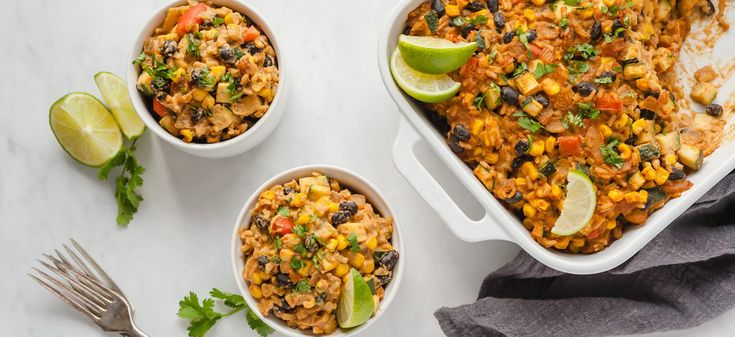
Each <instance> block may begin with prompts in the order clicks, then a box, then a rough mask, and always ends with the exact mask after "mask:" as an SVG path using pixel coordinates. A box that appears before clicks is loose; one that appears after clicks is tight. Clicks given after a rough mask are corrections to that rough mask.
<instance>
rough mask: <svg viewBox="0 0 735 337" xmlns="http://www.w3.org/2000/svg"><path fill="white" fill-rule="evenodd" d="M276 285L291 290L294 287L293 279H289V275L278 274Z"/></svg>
mask: <svg viewBox="0 0 735 337" xmlns="http://www.w3.org/2000/svg"><path fill="white" fill-rule="evenodd" d="M276 285H277V286H278V287H281V288H291V287H292V286H293V282H291V278H289V277H288V274H286V273H278V274H276ZM284 302H285V301H284Z"/></svg>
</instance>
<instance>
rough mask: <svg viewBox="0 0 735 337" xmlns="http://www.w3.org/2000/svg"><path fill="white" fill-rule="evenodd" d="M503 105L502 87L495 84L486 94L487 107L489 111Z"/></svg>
mask: <svg viewBox="0 0 735 337" xmlns="http://www.w3.org/2000/svg"><path fill="white" fill-rule="evenodd" d="M501 103H502V101H501V99H500V87H498V86H497V85H495V84H494V83H493V85H492V87H491V88H490V90H488V91H487V92H485V107H486V108H487V109H488V110H495V108H497V107H498V106H500V104H501Z"/></svg>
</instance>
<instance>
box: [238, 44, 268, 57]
mask: <svg viewBox="0 0 735 337" xmlns="http://www.w3.org/2000/svg"><path fill="white" fill-rule="evenodd" d="M243 47H244V48H245V50H247V51H248V53H250V55H255V54H257V53H260V52H261V51H263V49H262V48H258V47H256V46H255V43H252V42H248V43H246V44H245V45H244V46H243Z"/></svg>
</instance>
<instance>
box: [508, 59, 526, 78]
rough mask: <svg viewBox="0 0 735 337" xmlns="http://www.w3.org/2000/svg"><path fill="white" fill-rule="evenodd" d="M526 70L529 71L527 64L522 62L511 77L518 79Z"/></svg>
mask: <svg viewBox="0 0 735 337" xmlns="http://www.w3.org/2000/svg"><path fill="white" fill-rule="evenodd" d="M526 70H528V65H527V64H526V62H522V63H521V64H519V65H518V66H517V67H516V69H515V70H513V74H511V75H510V77H516V76H518V75H520V74H522V73H523V72H524V71H526Z"/></svg>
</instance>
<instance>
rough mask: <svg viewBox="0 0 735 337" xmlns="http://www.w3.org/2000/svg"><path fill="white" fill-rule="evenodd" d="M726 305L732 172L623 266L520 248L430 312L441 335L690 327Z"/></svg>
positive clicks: (731, 299) (734, 254)
mask: <svg viewBox="0 0 735 337" xmlns="http://www.w3.org/2000/svg"><path fill="white" fill-rule="evenodd" d="M733 306H735V173H730V174H729V175H728V176H727V177H725V179H723V180H722V181H721V182H720V183H719V184H717V185H716V186H715V187H714V188H712V190H710V191H709V192H708V193H707V194H706V195H705V196H704V197H702V198H701V199H700V200H699V201H697V203H696V204H694V205H693V206H692V207H691V208H690V209H689V210H687V211H686V212H685V213H684V214H683V215H682V216H681V217H679V218H678V219H677V220H676V221H675V222H674V223H673V224H671V225H670V226H669V227H668V228H667V229H665V230H664V231H662V232H661V233H660V234H659V235H658V236H656V238H654V239H653V240H652V241H651V242H650V243H648V245H646V246H645V247H644V248H643V249H642V250H641V251H640V252H638V253H637V254H636V255H635V256H633V257H632V258H631V259H630V260H628V261H627V262H625V263H624V264H623V265H621V266H619V267H617V268H615V269H613V270H611V271H609V272H605V273H601V274H596V275H587V276H579V275H570V274H564V273H561V272H558V271H556V270H553V269H551V268H548V267H546V266H544V265H543V264H541V263H539V262H537V261H536V260H534V259H533V258H532V257H530V256H529V255H528V254H526V253H524V252H521V253H520V254H518V256H517V257H516V258H515V259H514V260H513V261H512V262H510V263H509V264H507V265H505V266H504V267H502V268H501V269H499V270H497V271H496V272H494V273H492V274H490V275H488V276H487V277H486V278H485V280H484V281H483V283H482V287H481V288H480V294H479V296H478V300H477V302H475V303H473V304H467V305H462V306H459V307H456V308H446V307H444V308H441V309H439V310H437V311H436V312H435V313H434V315H435V316H436V318H437V319H438V320H439V325H440V326H441V328H442V330H443V331H444V333H445V334H446V335H447V336H449V337H460V336H461V337H469V336H511V337H512V336H524V337H525V336H575V337H581V336H609V335H623V334H637V333H646V332H653V331H665V330H674V329H684V328H688V327H693V326H696V325H699V324H702V323H703V322H705V321H707V320H709V319H712V318H714V317H716V316H718V315H721V314H722V313H724V312H726V311H727V310H729V309H730V308H732V307H733Z"/></svg>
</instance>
